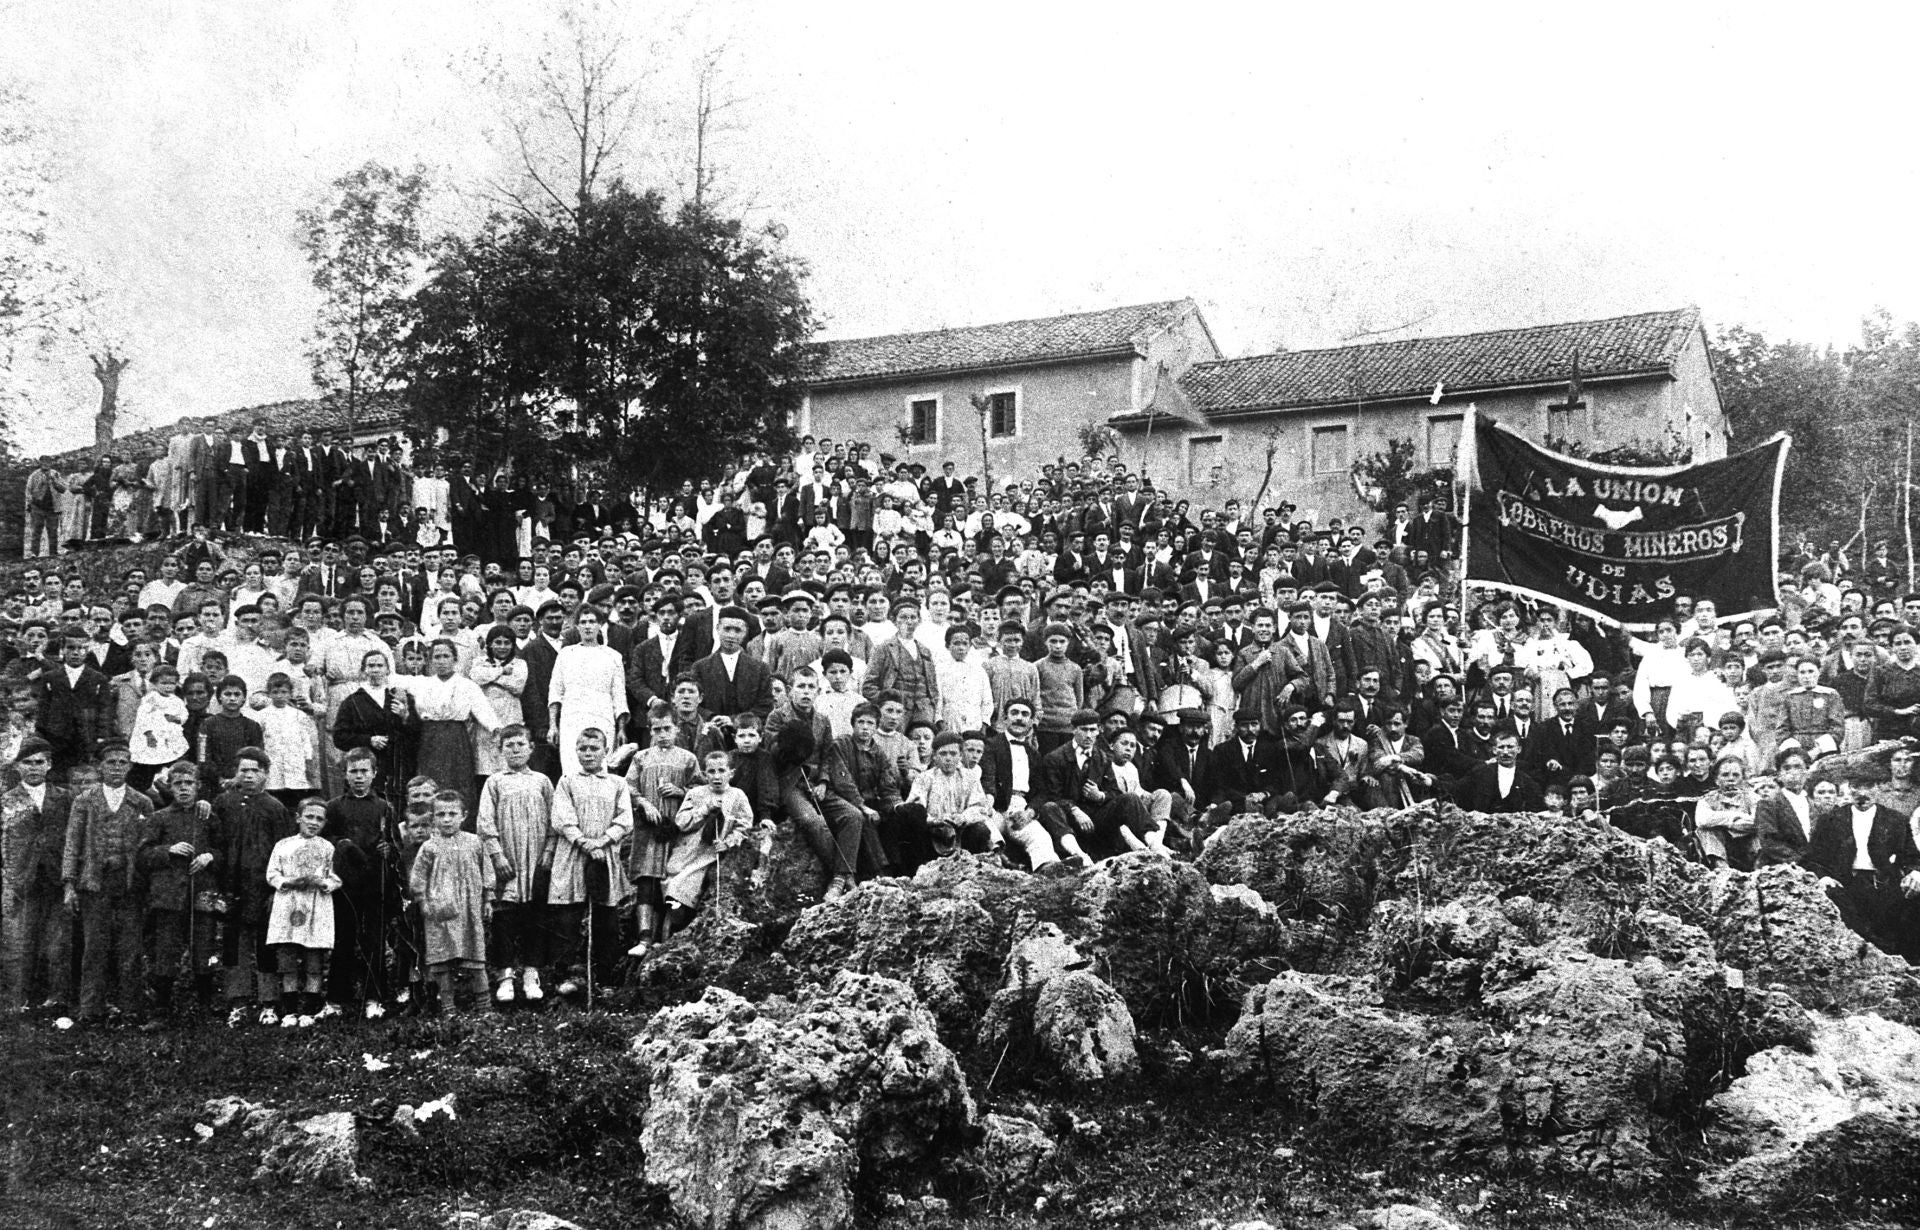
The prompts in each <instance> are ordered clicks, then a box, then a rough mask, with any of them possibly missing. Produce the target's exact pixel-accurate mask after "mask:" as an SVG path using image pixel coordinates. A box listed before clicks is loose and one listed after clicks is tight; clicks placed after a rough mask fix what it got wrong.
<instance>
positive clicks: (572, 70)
mask: <svg viewBox="0 0 1920 1230" xmlns="http://www.w3.org/2000/svg"><path fill="white" fill-rule="evenodd" d="M561 23H562V26H563V27H564V33H563V35H562V37H561V39H560V45H559V46H558V47H556V48H550V49H548V50H546V51H544V52H542V53H541V55H540V56H539V58H538V60H537V61H536V64H535V74H534V81H533V83H532V87H531V93H532V97H531V99H530V100H529V104H530V105H515V106H513V107H512V108H511V109H510V113H509V115H508V117H507V127H508V128H509V129H510V130H511V131H512V133H513V139H514V144H515V147H516V150H517V153H518V157H519V161H520V170H521V173H522V175H523V176H524V178H525V183H524V184H522V185H518V186H506V187H503V188H501V189H500V194H501V195H502V196H503V197H504V198H505V199H506V201H507V203H508V204H510V205H512V206H513V207H514V208H516V209H518V210H519V211H521V212H522V213H526V214H529V215H538V214H541V213H543V212H544V209H545V208H547V207H551V208H554V209H558V210H559V211H560V212H561V213H562V214H564V215H565V216H566V217H567V218H568V219H569V220H571V221H572V223H573V225H574V227H575V229H576V230H580V229H582V228H583V227H584V226H585V224H586V211H587V207H588V205H589V204H590V203H591V201H592V199H593V195H594V192H595V190H596V189H597V188H598V187H599V186H600V184H601V181H602V179H603V178H604V177H606V176H607V175H608V173H609V172H610V171H615V170H617V169H618V167H619V164H620V162H621V160H622V158H623V157H624V155H625V152H626V145H627V140H628V138H629V136H630V135H631V133H632V131H633V125H634V121H635V119H636V117H637V116H638V114H639V110H640V103H641V95H640V90H639V85H638V78H637V77H636V76H635V75H633V74H632V73H631V72H630V70H629V67H628V64H627V60H628V59H629V58H630V57H629V55H628V47H627V40H626V39H625V37H624V36H622V35H620V34H618V33H616V32H614V31H612V30H611V29H609V28H608V27H607V25H606V23H604V22H602V21H600V20H598V19H596V18H594V17H592V16H589V15H587V14H584V13H582V12H581V11H580V10H579V9H577V8H574V7H569V8H567V9H565V10H564V11H563V12H562V13H561Z"/></svg>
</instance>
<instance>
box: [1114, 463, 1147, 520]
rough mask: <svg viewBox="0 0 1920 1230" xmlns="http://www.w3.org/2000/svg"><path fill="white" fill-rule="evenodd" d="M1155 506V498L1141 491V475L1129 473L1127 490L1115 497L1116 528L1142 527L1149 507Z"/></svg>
mask: <svg viewBox="0 0 1920 1230" xmlns="http://www.w3.org/2000/svg"><path fill="white" fill-rule="evenodd" d="M1151 507H1153V498H1152V497H1151V496H1147V495H1143V494H1141V491H1140V476H1139V475H1137V474H1129V475H1127V482H1126V490H1124V491H1122V492H1121V493H1120V494H1119V495H1117V496H1115V497H1114V498H1113V524H1114V528H1116V529H1119V528H1121V527H1130V528H1132V529H1134V530H1135V531H1138V530H1139V529H1140V523H1141V521H1142V520H1144V519H1145V517H1146V515H1147V509H1149V508H1151Z"/></svg>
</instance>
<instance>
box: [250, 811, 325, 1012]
mask: <svg viewBox="0 0 1920 1230" xmlns="http://www.w3.org/2000/svg"><path fill="white" fill-rule="evenodd" d="M296 823H297V825H298V826H299V832H297V833H296V834H295V835H294V836H292V837H283V838H281V839H280V840H279V841H277V842H275V843H274V846H273V853H272V854H271V855H269V856H268V858H267V883H268V884H269V885H270V886H271V887H272V888H273V890H274V891H273V907H272V912H271V913H270V914H269V915H268V918H267V944H268V945H269V946H270V947H272V948H273V949H274V951H275V952H276V953H277V954H278V956H279V962H280V1024H281V1025H282V1026H283V1027H290V1026H295V1025H298V1026H302V1027H305V1026H308V1025H312V1024H313V1020H314V1014H315V1013H317V1012H319V1011H320V1008H321V1004H322V996H321V988H322V986H324V985H325V983H326V978H327V959H328V958H329V957H330V956H332V955H333V894H334V893H335V892H336V891H338V889H339V888H340V877H339V876H337V875H335V874H334V873H333V843H332V842H330V841H328V840H326V839H325V838H323V837H322V836H320V830H321V829H322V828H324V827H325V826H326V823H327V802H326V800H325V799H305V800H303V801H302V802H301V803H300V810H299V814H298V818H297V820H296Z"/></svg>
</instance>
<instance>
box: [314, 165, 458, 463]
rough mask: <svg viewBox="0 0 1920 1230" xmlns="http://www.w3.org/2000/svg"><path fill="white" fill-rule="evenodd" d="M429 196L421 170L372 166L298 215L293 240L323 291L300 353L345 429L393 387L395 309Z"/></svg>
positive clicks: (411, 271) (412, 267)
mask: <svg viewBox="0 0 1920 1230" xmlns="http://www.w3.org/2000/svg"><path fill="white" fill-rule="evenodd" d="M426 194H427V181H426V178H425V176H424V175H422V174H421V173H420V172H419V171H418V170H415V171H412V172H408V173H402V172H400V171H396V170H394V169H393V168H392V167H388V166H382V165H381V164H379V163H377V162H369V163H367V164H366V165H365V166H362V167H360V168H359V169H357V170H354V171H350V172H348V173H347V174H345V175H342V176H341V177H340V178H338V179H336V180H334V181H333V187H332V191H331V193H330V194H329V196H328V198H327V200H326V201H325V202H323V203H322V204H321V205H319V206H316V207H314V208H310V209H303V210H301V211H300V213H299V225H300V231H301V234H300V246H301V248H302V249H303V250H304V251H305V252H306V255H307V264H308V265H309V266H310V267H311V269H312V278H313V286H314V289H315V290H318V291H319V292H320V309H319V312H318V315H317V317H316V319H315V322H314V330H313V335H312V338H311V339H310V341H309V343H308V348H307V357H308V359H309V360H310V361H311V362H312V364H313V382H314V384H316V385H318V386H319V387H320V389H321V390H322V391H323V392H325V393H328V394H330V395H332V396H335V397H338V398H339V399H340V400H341V402H342V404H343V405H344V406H345V407H346V412H347V429H348V431H349V432H351V431H352V430H353V426H354V424H355V423H356V422H357V421H358V420H359V417H360V411H361V408H362V407H363V406H364V405H365V404H366V401H367V399H368V398H369V397H370V396H373V395H377V394H380V393H383V392H385V391H387V390H388V389H390V388H391V387H392V384H393V380H394V377H395V374H396V369H397V366H398V363H399V357H400V344H401V339H402V336H403V334H404V328H405V316H404V314H403V313H402V312H401V311H400V310H399V309H400V305H401V302H402V300H403V298H404V296H405V294H406V292H407V291H408V289H409V288H410V287H411V285H412V284H413V282H414V281H415V279H416V278H417V276H418V272H419V266H420V263H421V261H422V259H423V258H424V256H425V250H424V244H423V242H422V239H421V233H420V209H421V206H422V204H423V202H424V200H425V198H426Z"/></svg>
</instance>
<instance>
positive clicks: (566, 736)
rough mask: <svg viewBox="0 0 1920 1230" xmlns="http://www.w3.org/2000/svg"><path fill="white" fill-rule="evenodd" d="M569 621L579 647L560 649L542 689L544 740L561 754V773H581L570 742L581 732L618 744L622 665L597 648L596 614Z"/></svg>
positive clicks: (622, 719)
mask: <svg viewBox="0 0 1920 1230" xmlns="http://www.w3.org/2000/svg"><path fill="white" fill-rule="evenodd" d="M574 619H575V623H574V630H575V631H576V632H577V633H579V636H580V642H579V644H577V645H567V646H564V647H563V648H562V649H561V650H560V655H559V657H557V658H556V659H554V663H553V680H552V682H551V683H549V684H548V685H547V712H548V719H549V720H548V725H547V729H548V731H549V732H550V733H549V734H548V736H547V737H548V740H549V741H550V742H551V743H552V744H553V745H554V746H555V747H557V748H559V749H560V768H561V771H562V772H563V773H578V772H579V771H580V759H579V756H578V754H577V753H576V752H575V751H574V743H575V741H576V740H577V739H578V738H579V737H580V732H581V731H583V730H586V729H589V728H592V727H597V728H598V729H600V730H604V731H607V732H610V740H617V739H618V738H619V735H618V733H617V732H619V731H621V730H624V729H625V727H626V720H627V671H626V664H625V663H624V662H622V661H621V660H620V655H619V653H618V652H616V651H615V650H613V649H610V648H608V647H607V646H606V645H604V644H602V643H601V633H602V627H601V623H600V613H599V612H598V611H596V610H594V609H593V608H592V607H590V606H582V607H581V608H580V610H579V612H578V613H577V614H576V615H575V616H574Z"/></svg>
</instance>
